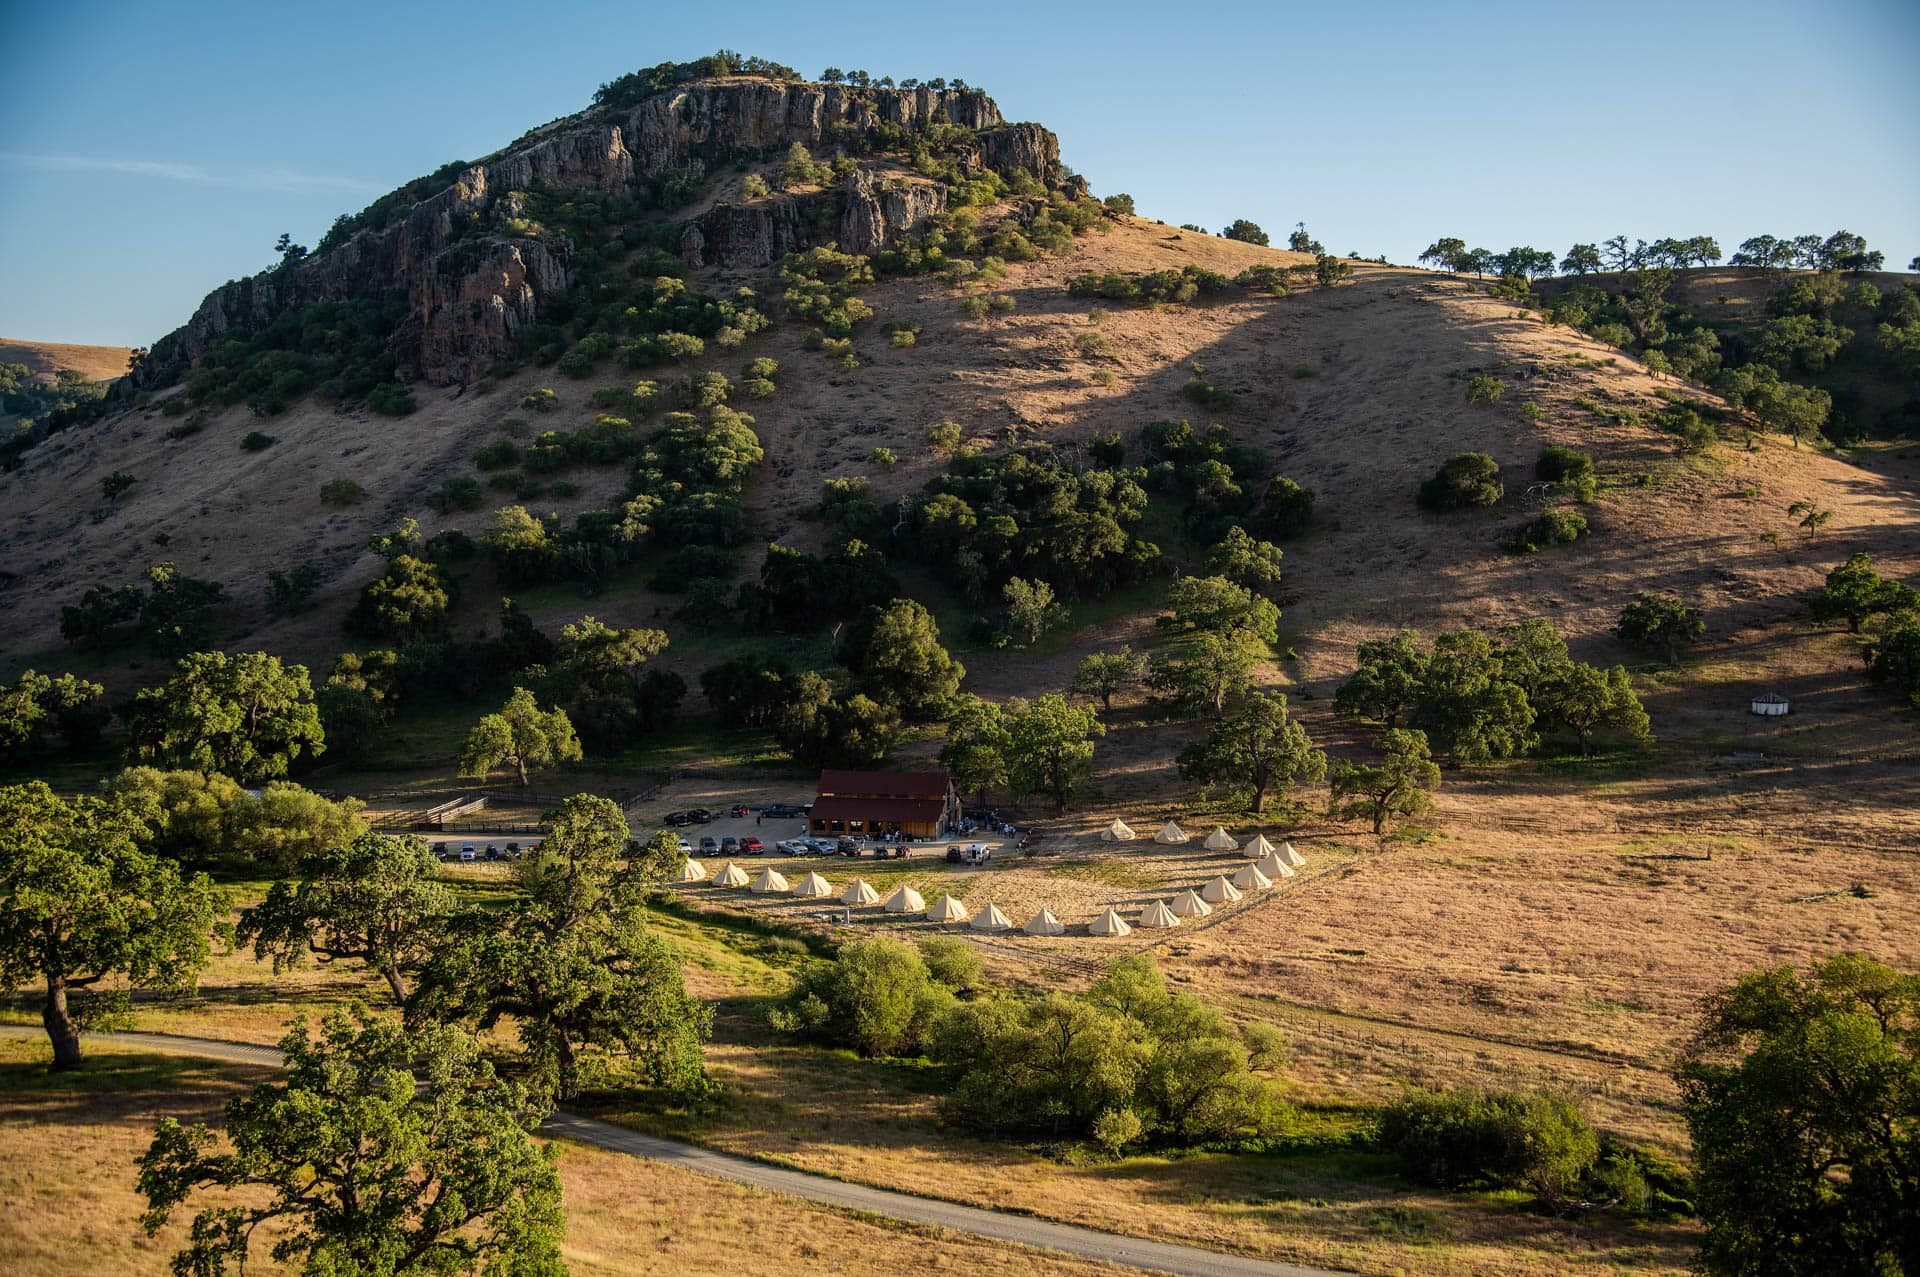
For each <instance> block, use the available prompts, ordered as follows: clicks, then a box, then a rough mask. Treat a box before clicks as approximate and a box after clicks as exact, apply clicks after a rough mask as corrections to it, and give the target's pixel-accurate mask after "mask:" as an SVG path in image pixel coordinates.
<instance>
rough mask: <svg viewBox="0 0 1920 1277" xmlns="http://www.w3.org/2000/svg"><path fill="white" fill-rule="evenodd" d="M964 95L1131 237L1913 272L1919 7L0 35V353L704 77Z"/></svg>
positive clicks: (421, 12) (376, 17)
mask: <svg viewBox="0 0 1920 1277" xmlns="http://www.w3.org/2000/svg"><path fill="white" fill-rule="evenodd" d="M722 46H724V47H728V48H734V49H739V50H742V51H744V52H749V53H759V54H762V55H764V56H767V57H770V58H774V59H777V60H779V61H782V62H786V63H789V64H791V65H793V66H795V67H797V68H799V69H800V70H801V71H803V72H804V73H806V74H808V75H815V74H818V72H819V71H820V69H821V68H822V67H824V66H827V65H829V64H832V65H837V66H840V67H843V68H853V67H862V68H864V69H866V70H868V71H870V72H872V73H873V74H875V75H882V74H891V75H894V76H896V77H904V76H909V75H917V76H922V77H925V76H934V75H943V76H947V77H952V76H956V75H958V76H963V77H965V78H966V79H967V80H969V81H970V82H972V83H974V84H978V85H981V86H983V87H985V88H986V89H987V90H988V91H989V92H991V93H992V94H993V95H994V96H995V97H996V98H997V99H998V101H999V102H1000V105H1001V108H1002V110H1003V111H1005V112H1006V114H1007V115H1008V117H1009V118H1012V119H1033V120H1039V121H1042V122H1043V123H1045V124H1047V125H1048V126H1049V127H1051V128H1053V129H1054V130H1055V131H1056V132H1057V133H1059V135H1060V138H1061V144H1062V148H1063V151H1064V155H1065V158H1066V160H1067V162H1068V163H1069V164H1070V165H1072V166H1073V167H1074V168H1075V169H1077V170H1078V171H1080V172H1081V173H1084V174H1085V175H1086V176H1087V178H1088V179H1089V181H1091V182H1092V184H1093V187H1094V189H1095V191H1096V192H1098V193H1100V194H1107V193H1111V192H1113V191H1116V190H1124V191H1129V192H1131V193H1132V194H1133V195H1134V196H1135V198H1136V200H1137V201H1138V204H1139V208H1140V211H1141V212H1142V213H1143V214H1145V215H1147V216H1151V217H1159V218H1163V219H1165V220H1166V221H1169V222H1175V223H1178V222H1196V223H1199V224H1201V225H1204V226H1208V227H1212V228H1215V229H1217V228H1219V227H1220V226H1223V225H1225V224H1226V223H1227V222H1229V221H1231V220H1232V219H1233V218H1235V217H1250V218H1252V219H1254V220H1255V221H1257V222H1259V223H1261V224H1262V225H1263V226H1265V227H1266V228H1267V230H1268V231H1270V232H1283V231H1284V230H1285V229H1287V228H1289V227H1291V226H1292V225H1293V223H1294V222H1296V221H1301V220H1304V221H1305V222H1306V223H1307V226H1308V228H1309V229H1310V230H1311V231H1312V232H1313V233H1314V234H1315V236H1317V237H1318V238H1319V239H1321V240H1322V241H1324V242H1325V243H1326V245H1327V247H1328V248H1329V249H1331V250H1333V251H1336V252H1349V251H1354V250H1358V251H1361V252H1364V253H1366V254H1369V255H1371V254H1375V253H1385V254H1387V255H1388V256H1389V257H1390V258H1392V259H1393V260H1395V261H1410V260H1411V259H1412V258H1413V256H1414V255H1415V254H1417V253H1418V252H1419V251H1420V249H1421V248H1422V247H1424V246H1425V245H1426V244H1427V243H1429V242H1430V241H1431V240H1433V239H1434V238H1436V237H1438V236H1440V235H1447V234H1455V235H1460V236H1462V237H1463V238H1466V239H1468V240H1470V241H1471V242H1473V243H1474V244H1477V245H1484V246H1486V247H1489V248H1495V249H1500V248H1505V247H1508V246H1510V245H1513V244H1522V243H1525V244H1533V245H1537V246H1539V247H1544V248H1551V249H1553V250H1554V251H1555V252H1556V253H1557V252H1563V251H1564V250H1565V248H1566V246H1567V245H1568V244H1570V243H1572V242H1573V241H1574V240H1575V239H1582V240H1594V239H1603V238H1605V237H1606V236H1608V235H1612V234H1615V233H1625V234H1628V235H1634V236H1643V237H1645V238H1648V239H1652V238H1655V237H1658V236H1661V235H1676V236H1686V235H1695V234H1711V235H1715V236H1717V237H1718V238H1719V240H1720V242H1721V245H1722V247H1723V248H1725V249H1726V250H1727V251H1729V252H1731V251H1732V248H1733V245H1734V244H1736V243H1737V242H1738V241H1739V240H1741V239H1742V238H1745V237H1746V236H1749V235H1753V234H1758V233H1761V232H1769V233H1773V234H1780V235H1794V234H1802V233H1807V232H1811V231H1818V232H1820V233H1822V234H1825V233H1828V232H1831V231H1833V230H1835V229H1838V228H1840V227H1843V226H1844V227H1846V228H1847V229H1850V230H1853V231H1856V232H1858V233H1860V234H1863V235H1865V236H1866V237H1867V239H1868V240H1869V241H1870V242H1871V243H1872V244H1873V246H1875V247H1878V248H1882V249H1884V250H1885V251H1886V253H1887V257H1888V263H1889V265H1891V266H1894V267H1896V268H1900V267H1904V266H1905V265H1906V263H1907V261H1908V260H1909V259H1910V258H1912V257H1913V256H1914V255H1915V254H1916V253H1920V72H1916V70H1915V68H1916V67H1920V5H1915V4H1912V3H1911V2H1910V0H1909V2H1906V3H1902V2H1899V0H1828V2H1826V3H1817V2H1814V0H1801V2H1796V3H1778V2H1770V0H1745V2H1743V3H1689V2H1688V0H1667V2H1666V3H1660V4H1639V3H1615V4H1608V5H1588V4H1573V3H1558V2H1556V0H1535V2H1534V3H1480V4H1467V3H1447V2H1446V0H1427V2H1425V3H1419V2H1413V3H1398V2H1389V0H1348V2H1346V3H1341V4H1326V3H1322V4H1312V5H1307V4H1277V3H1269V4H1243V3H1238V2H1237V0H1234V2H1222V0H1210V2H1209V3H1206V4H1203V5H1168V4H1164V3H1157V4H1150V5H1149V4H1139V3H1134V2H1132V0H1108V2H1107V3H1102V4H1078V3H1066V2H1065V0H1057V2H1056V3H1053V4H1034V3H1020V4H1002V3H997V2H996V0H978V2H976V3H973V4H968V5H962V6H951V5H940V6H933V5H918V6H891V7H884V6H882V7H876V6H873V5H870V4H863V5H858V6H855V5H844V4H830V3H810V4H761V3H752V2H750V0H732V2H730V3H726V4H712V5H687V4H685V3H673V4H654V3H635V2H633V0H628V2H627V3H620V4H606V3H599V2H597V0H573V2H571V3H567V4H563V5H556V6H547V5H536V4H527V3H520V4H515V5H505V4H491V3H486V2H485V0H465V2H463V3H447V4H408V3H404V2H402V0H389V3H384V4H368V3H360V2H358V0H335V2H331V3H326V4H303V3H277V4H260V3H257V2H256V3H247V4H237V3H236V4H227V3H201V4H193V3H167V4H149V5H135V4H133V3H131V2H130V0H123V2H122V3H115V4H102V3H91V2H89V0H60V2H59V3H36V2H35V0H0V125H3V126H4V127H0V262H4V273H0V335H5V336H10V337H29V338H37V339H40V340H47V341H73V342H101V343H114V344H145V343H148V342H151V341H152V340H153V339H154V338H156V337H159V336H160V335H161V334H163V333H165V332H166V331H168V330H169V329H171V328H172V327H174V326H176V325H177V324H178V323H180V322H181V321H182V320H184V319H185V318H186V317H187V315H188V314H189V313H190V312H191V311H192V309H193V307H194V305H195V304H197V302H198V301H199V299H200V298H201V296H202V295H204V294H205V293H206V292H207V290H208V289H210V288H212V287H214V286H216V285H218V284H219V283H221V282H222V281H224V280H226V279H229V278H232V277H235V276H238V275H243V274H246V273H248V272H250V271H254V270H258V269H260V268H262V267H264V266H265V265H267V264H268V262H269V260H270V258H271V252H270V249H271V245H272V243H273V240H274V239H275V237H276V236H278V235H279V233H280V232H281V231H283V230H284V231H291V232H292V233H293V234H294V236H295V238H296V239H298V240H300V241H301V242H304V243H308V244H311V243H313V242H315V241H316V240H317V239H318V238H319V236H320V235H321V233H322V232H323V231H324V230H325V229H326V227H327V225H328V223H330V222H331V221H332V220H333V218H334V216H335V215H337V214H339V213H341V212H346V211H352V210H356V209H358V208H360V207H362V206H364V205H365V204H367V203H368V202H369V201H371V200H372V199H373V198H374V197H375V196H377V195H379V194H380V193H382V192H384V191H386V190H388V189H390V188H392V187H394V186H396V185H398V184H399V183H401V182H403V181H406V180H407V179H409V178H412V177H415V176H418V175H419V174H422V173H425V172H428V171H430V170H432V169H434V168H436V167H438V166H439V165H440V164H442V163H444V162H446V161H448V160H451V159H466V158H471V157H473V156H477V155H481V154H484V153H486V152H488V151H490V150H493V149H494V148H496V147H498V146H500V145H501V144H503V143H505V142H507V141H509V140H511V139H512V138H514V137H516V136H518V135H519V134H520V133H521V132H523V131H524V130H525V129H526V128H528V127H530V126H532V125H534V124H537V123H540V122H542V121H545V120H549V119H552V118H554V117H556V116H560V115H564V114H567V113H569V112H571V111H574V110H577V109H579V108H580V107H581V106H583V105H585V104H586V102H587V100H588V98H589V96H590V95H591V93H592V91H593V89H594V87H595V86H596V85H597V84H599V83H600V82H601V81H603V80H606V79H609V78H611V77H613V76H615V75H618V74H620V73H622V72H624V71H628V70H631V69H633V68H635V67H639V66H645V65H649V64H651V63H654V62H659V61H663V60H666V59H669V58H672V59H684V58H689V57H694V56H698V55H700V54H702V53H707V52H710V51H712V50H713V49H715V48H718V47H722Z"/></svg>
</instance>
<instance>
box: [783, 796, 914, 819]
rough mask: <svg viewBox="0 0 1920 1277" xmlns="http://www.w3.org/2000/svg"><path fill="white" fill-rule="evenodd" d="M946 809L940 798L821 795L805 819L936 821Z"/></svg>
mask: <svg viewBox="0 0 1920 1277" xmlns="http://www.w3.org/2000/svg"><path fill="white" fill-rule="evenodd" d="M946 809H947V804H946V801H945V800H944V799H940V798H822V799H820V800H819V801H817V802H815V803H814V804H813V810H812V811H810V812H808V813H807V818H808V819H809V820H867V821H873V820H898V821H909V820H911V821H922V820H924V821H929V822H937V821H939V819H940V816H941V813H943V812H944V811H946Z"/></svg>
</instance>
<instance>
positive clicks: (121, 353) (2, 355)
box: [0, 337, 132, 381]
mask: <svg viewBox="0 0 1920 1277" xmlns="http://www.w3.org/2000/svg"><path fill="white" fill-rule="evenodd" d="M131 353H132V352H131V351H130V350H129V349H128V348H127V347H125V346H73V345H67V344H65V343H62V342H57V341H15V340H14V339H12V338H10V337H0V364H25V365H26V366H27V369H28V370H29V371H30V372H32V373H33V374H34V375H35V377H36V378H40V379H44V380H47V381H52V380H53V378H54V374H56V373H59V372H61V371H63V370H67V369H71V370H73V371H74V372H77V373H79V374H80V375H81V376H82V377H84V378H85V379H86V380H88V381H112V380H113V379H114V378H115V377H124V376H126V373H127V356H128V355H129V354H131Z"/></svg>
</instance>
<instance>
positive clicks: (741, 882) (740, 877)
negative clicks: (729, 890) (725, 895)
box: [713, 860, 753, 887]
mask: <svg viewBox="0 0 1920 1277" xmlns="http://www.w3.org/2000/svg"><path fill="white" fill-rule="evenodd" d="M752 881H753V879H752V878H750V877H748V876H747V871H746V870H744V869H742V868H741V867H740V866H739V865H736V864H734V863H733V862H732V861H731V860H729V861H728V862H727V863H726V864H724V865H721V866H720V872H719V873H717V874H715V875H714V876H713V885H714V886H716V887H744V886H746V885H747V884H748V883H750V882H752Z"/></svg>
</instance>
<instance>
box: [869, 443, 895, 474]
mask: <svg viewBox="0 0 1920 1277" xmlns="http://www.w3.org/2000/svg"><path fill="white" fill-rule="evenodd" d="M867 460H868V461H870V462H872V463H873V464H874V465H876V466H879V467H880V468H881V469H883V470H891V469H893V468H894V466H896V465H898V464H899V462H900V458H898V457H896V456H894V455H893V449H892V448H875V449H874V450H873V451H872V452H869V453H868V454H867Z"/></svg>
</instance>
